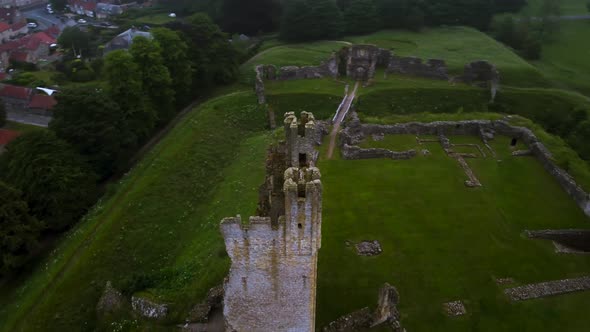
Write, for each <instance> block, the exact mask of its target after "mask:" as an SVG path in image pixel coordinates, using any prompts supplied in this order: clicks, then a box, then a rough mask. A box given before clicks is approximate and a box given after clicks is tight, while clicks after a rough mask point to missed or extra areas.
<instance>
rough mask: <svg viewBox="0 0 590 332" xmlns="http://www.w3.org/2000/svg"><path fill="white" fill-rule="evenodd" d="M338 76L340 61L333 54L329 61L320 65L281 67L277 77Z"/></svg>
mask: <svg viewBox="0 0 590 332" xmlns="http://www.w3.org/2000/svg"><path fill="white" fill-rule="evenodd" d="M324 77H331V78H336V77H338V63H337V61H336V57H335V55H332V56H331V57H330V58H329V59H328V60H327V61H325V62H323V63H322V64H320V65H319V66H306V67H297V66H284V67H281V68H280V69H279V74H278V76H276V79H278V80H281V81H285V80H301V79H310V78H324Z"/></svg>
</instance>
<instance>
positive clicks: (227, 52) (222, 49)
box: [168, 13, 239, 89]
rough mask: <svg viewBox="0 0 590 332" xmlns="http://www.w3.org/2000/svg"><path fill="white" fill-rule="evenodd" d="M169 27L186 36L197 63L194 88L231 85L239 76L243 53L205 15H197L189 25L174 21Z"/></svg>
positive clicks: (194, 65)
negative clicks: (240, 57)
mask: <svg viewBox="0 0 590 332" xmlns="http://www.w3.org/2000/svg"><path fill="white" fill-rule="evenodd" d="M168 28H170V29H172V30H176V31H180V32H182V33H183V36H185V38H186V42H187V45H188V46H189V57H190V59H192V61H193V69H194V70H193V88H194V89H197V88H202V87H207V86H209V85H211V84H213V83H221V84H225V83H229V82H232V81H234V80H235V79H236V77H237V75H238V57H239V53H238V52H237V51H236V50H235V49H234V48H233V46H232V45H231V44H230V43H229V41H228V40H229V37H228V36H227V34H225V33H223V32H222V31H221V29H220V28H219V26H217V25H216V24H215V23H213V21H211V19H210V18H209V17H208V16H207V15H205V14H201V13H198V14H195V15H192V16H191V17H189V18H188V19H187V20H186V22H173V23H170V24H168Z"/></svg>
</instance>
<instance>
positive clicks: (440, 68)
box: [387, 56, 449, 80]
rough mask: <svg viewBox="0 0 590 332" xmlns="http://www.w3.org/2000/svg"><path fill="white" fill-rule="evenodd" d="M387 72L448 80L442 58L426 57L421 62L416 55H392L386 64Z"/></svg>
mask: <svg viewBox="0 0 590 332" xmlns="http://www.w3.org/2000/svg"><path fill="white" fill-rule="evenodd" d="M387 73H393V74H401V75H410V76H418V77H426V78H432V79H437V80H448V79H449V75H448V70H447V64H446V63H445V61H444V60H439V59H428V60H426V62H423V60H422V59H420V58H416V57H399V56H392V57H391V58H390V61H389V64H388V65H387Z"/></svg>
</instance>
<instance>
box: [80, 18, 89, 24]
mask: <svg viewBox="0 0 590 332" xmlns="http://www.w3.org/2000/svg"><path fill="white" fill-rule="evenodd" d="M78 23H80V24H86V23H88V22H87V21H86V20H85V19H83V18H81V19H79V20H78Z"/></svg>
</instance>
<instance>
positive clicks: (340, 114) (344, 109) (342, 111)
mask: <svg viewBox="0 0 590 332" xmlns="http://www.w3.org/2000/svg"><path fill="white" fill-rule="evenodd" d="M358 87H359V82H356V84H355V85H354V89H352V92H351V93H349V94H348V95H347V96H346V97H344V101H343V102H342V106H341V107H340V108H338V110H337V111H336V112H337V113H336V117H335V119H334V125H333V127H332V132H331V133H330V146H329V147H328V156H327V157H328V159H332V155H333V154H334V147H335V146H336V137H337V136H338V130H340V124H341V123H342V121H343V120H344V118H345V117H346V114H348V111H349V109H350V107H351V106H352V102H353V101H354V98H355V97H356V90H357V89H358Z"/></svg>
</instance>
